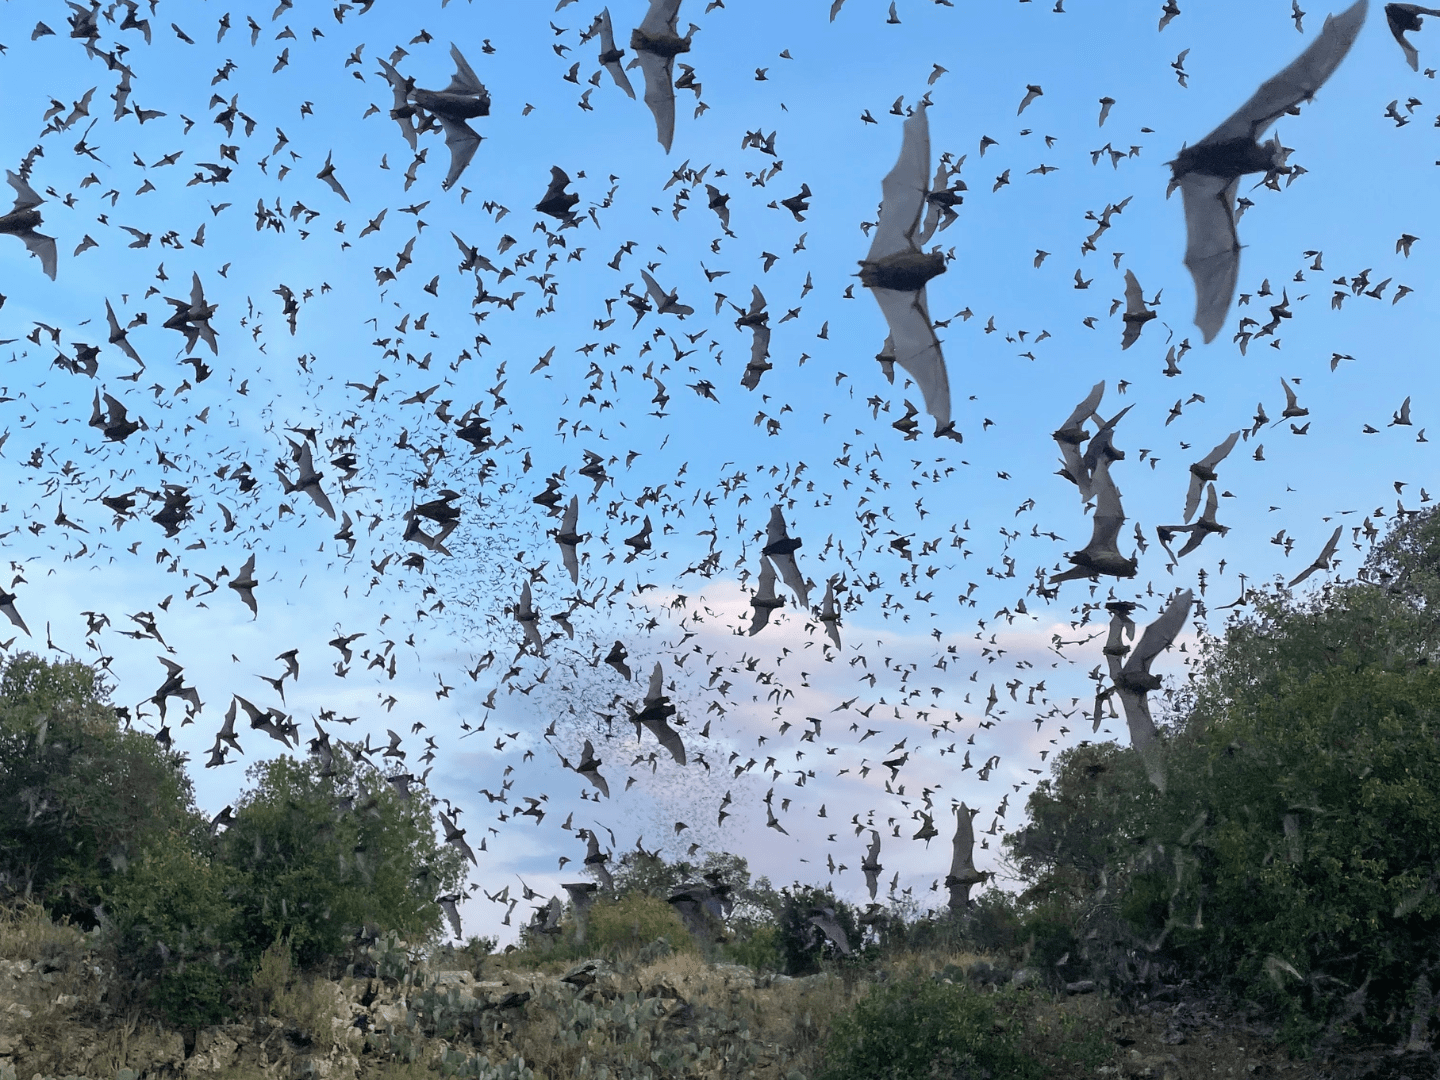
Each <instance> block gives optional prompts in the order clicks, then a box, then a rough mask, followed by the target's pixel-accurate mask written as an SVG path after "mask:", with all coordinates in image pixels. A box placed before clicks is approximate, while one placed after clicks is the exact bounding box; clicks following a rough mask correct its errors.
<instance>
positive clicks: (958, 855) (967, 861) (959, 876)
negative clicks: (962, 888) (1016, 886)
mask: <svg viewBox="0 0 1440 1080" xmlns="http://www.w3.org/2000/svg"><path fill="white" fill-rule="evenodd" d="M972 813H973V812H972V811H971V810H970V808H969V807H967V806H966V805H965V804H964V803H961V804H960V805H959V806H957V807H956V808H955V838H954V839H953V840H951V841H950V878H951V879H952V880H954V881H956V882H961V883H965V882H968V883H970V884H975V883H976V882H979V881H981V880H983V879H982V878H981V877H980V875H979V873H978V872H977V871H976V870H975V822H974V819H973V817H972Z"/></svg>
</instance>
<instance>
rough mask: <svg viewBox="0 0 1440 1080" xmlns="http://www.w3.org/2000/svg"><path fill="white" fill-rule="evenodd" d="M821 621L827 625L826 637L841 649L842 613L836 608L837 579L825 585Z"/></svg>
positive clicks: (821, 604) (821, 605)
mask: <svg viewBox="0 0 1440 1080" xmlns="http://www.w3.org/2000/svg"><path fill="white" fill-rule="evenodd" d="M820 621H821V622H822V623H824V624H825V635H826V636H827V637H828V638H829V639H830V640H831V641H833V642H834V643H835V647H836V648H837V649H838V648H840V611H839V609H838V608H836V606H835V579H834V578H833V577H832V578H831V579H830V580H829V581H827V582H826V583H825V599H824V600H822V601H821V603H820Z"/></svg>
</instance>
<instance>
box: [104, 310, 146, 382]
mask: <svg viewBox="0 0 1440 1080" xmlns="http://www.w3.org/2000/svg"><path fill="white" fill-rule="evenodd" d="M105 318H106V319H107V320H108V321H109V323H110V337H109V338H108V339H107V340H108V341H109V342H110V344H111V345H119V346H120V351H121V352H123V353H124V354H125V355H126V356H128V357H129V358H130V359H131V360H134V361H135V363H137V364H139V365H140V366H141V367H142V368H143V367H144V366H145V361H143V360H141V359H140V354H139V353H137V352H136V351H135V346H133V345H131V344H130V340H129V338H127V337H126V331H125V330H124V328H123V327H121V325H120V320H119V319H117V318H115V309H114V308H113V307H111V306H110V301H109V300H106V301H105Z"/></svg>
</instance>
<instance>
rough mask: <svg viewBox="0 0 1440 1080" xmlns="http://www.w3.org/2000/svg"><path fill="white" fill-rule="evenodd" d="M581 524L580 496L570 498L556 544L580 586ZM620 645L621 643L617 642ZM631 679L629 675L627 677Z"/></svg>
mask: <svg viewBox="0 0 1440 1080" xmlns="http://www.w3.org/2000/svg"><path fill="white" fill-rule="evenodd" d="M579 524H580V496H579V495H572V496H570V505H569V506H567V507H566V508H565V514H564V516H563V517H561V519H560V529H559V531H558V532H556V534H555V542H556V543H557V544H559V545H560V558H561V560H562V561H563V562H564V563H565V569H566V570H567V571H568V572H569V574H570V580H571V582H572V583H574V584H576V585H578V584H580V560H579V558H578V557H577V556H576V553H575V545H577V544H579V543H580V540H581V538H580V536H579V534H578V533H576V531H575V530H576V528H577V527H578V526H579ZM616 644H617V645H618V644H619V642H616ZM626 678H629V675H628V674H627V675H626Z"/></svg>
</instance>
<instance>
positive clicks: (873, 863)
mask: <svg viewBox="0 0 1440 1080" xmlns="http://www.w3.org/2000/svg"><path fill="white" fill-rule="evenodd" d="M884 869H885V868H884V867H883V866H881V865H880V834H879V833H878V832H876V831H875V830H874V829H871V830H870V846H869V847H868V848H867V849H866V850H865V858H864V859H862V860H861V862H860V871H861V873H863V874H864V875H865V888H867V889H868V890H870V899H871V900H874V899H875V890H876V889H877V888H879V886H880V871H882V870H884Z"/></svg>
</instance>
